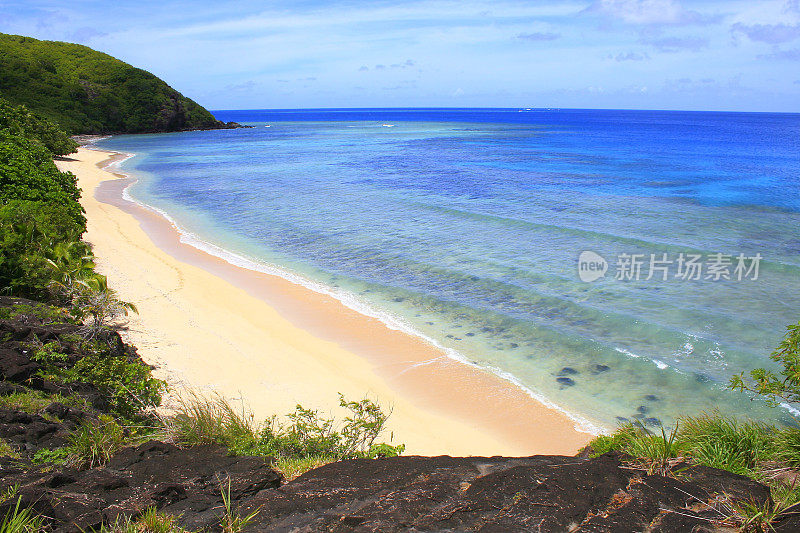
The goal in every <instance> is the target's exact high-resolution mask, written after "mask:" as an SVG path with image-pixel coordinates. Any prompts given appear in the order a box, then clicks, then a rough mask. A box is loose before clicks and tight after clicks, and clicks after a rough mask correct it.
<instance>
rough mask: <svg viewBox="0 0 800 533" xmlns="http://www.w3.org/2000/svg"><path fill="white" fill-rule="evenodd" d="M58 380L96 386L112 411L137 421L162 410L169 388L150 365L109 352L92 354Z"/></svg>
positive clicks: (63, 372) (62, 374) (63, 371)
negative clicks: (162, 401) (114, 355)
mask: <svg viewBox="0 0 800 533" xmlns="http://www.w3.org/2000/svg"><path fill="white" fill-rule="evenodd" d="M56 377H57V378H58V379H60V380H61V381H64V382H72V381H81V382H87V383H92V384H93V385H95V386H96V387H97V388H99V389H100V390H101V391H102V392H103V393H104V395H105V396H106V397H107V398H108V399H109V401H110V403H111V411H112V412H114V413H115V414H117V415H119V416H121V417H122V418H124V419H126V420H137V419H138V418H139V417H140V416H141V414H142V413H143V412H144V411H146V410H148V409H152V408H155V407H158V406H159V405H160V403H161V394H162V393H163V391H164V389H165V388H166V384H165V383H164V382H163V381H161V380H160V379H156V378H154V377H152V371H151V369H150V367H149V366H147V365H145V364H143V363H141V362H139V361H129V360H128V359H127V358H126V357H111V356H110V355H108V354H105V353H91V354H89V355H87V356H85V357H83V358H81V359H80V360H79V361H78V362H77V363H75V365H74V366H73V367H72V368H70V369H66V370H62V371H61V372H59V373H58V374H57V376H56Z"/></svg>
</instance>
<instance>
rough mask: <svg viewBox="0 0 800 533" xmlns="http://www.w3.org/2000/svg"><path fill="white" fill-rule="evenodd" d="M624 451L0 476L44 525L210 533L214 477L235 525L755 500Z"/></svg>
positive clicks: (696, 525)
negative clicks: (152, 524)
mask: <svg viewBox="0 0 800 533" xmlns="http://www.w3.org/2000/svg"><path fill="white" fill-rule="evenodd" d="M624 459H625V458H624V457H623V456H620V455H617V454H606V455H603V456H601V457H598V458H595V459H588V458H581V457H563V456H535V457H528V458H504V457H492V458H486V457H466V458H453V457H446V456H445V457H395V458H387V459H373V460H370V459H357V460H352V461H342V462H339V463H332V464H329V465H326V466H323V467H320V468H317V469H315V470H312V471H310V472H307V473H306V474H304V475H302V476H300V477H299V478H297V479H296V480H294V481H292V482H290V483H287V484H285V485H283V486H280V480H281V479H280V476H279V474H277V473H276V472H275V471H273V470H272V469H271V468H270V467H269V466H268V465H267V463H266V462H265V461H264V460H263V459H260V458H253V457H229V456H227V455H226V453H225V450H224V449H222V448H220V447H217V446H198V447H194V448H190V449H186V450H181V449H178V448H176V447H175V446H172V445H169V444H164V443H161V442H155V441H152V442H148V443H145V444H142V445H141V446H138V447H136V448H128V449H125V450H123V451H122V452H120V453H119V454H118V455H117V456H116V457H114V459H113V460H112V461H111V463H110V464H109V465H108V466H107V467H105V468H96V469H93V470H87V471H83V472H79V471H76V470H72V469H62V470H56V471H49V472H47V471H43V470H41V469H37V467H31V466H30V465H28V466H27V467H23V466H21V465H20V464H19V463H18V462H17V463H15V462H13V461H10V460H7V459H0V472H2V474H3V479H2V485H4V486H8V485H12V484H19V486H20V487H21V489H20V494H21V496H22V504H23V505H25V506H31V507H33V508H34V509H35V510H36V511H37V512H39V513H41V514H43V515H44V516H46V517H49V518H48V521H49V524H50V526H51V527H52V530H53V531H56V532H77V531H80V530H89V529H90V528H97V527H98V526H99V525H100V524H101V523H108V522H110V521H114V519H115V518H116V517H117V516H119V515H126V516H135V515H137V514H139V513H141V512H143V511H144V510H146V509H147V508H149V507H155V508H157V509H159V510H161V511H163V512H166V513H169V514H173V515H175V516H179V517H180V518H179V520H180V522H181V523H182V524H183V526H184V527H186V528H188V529H189V530H192V531H197V530H201V529H202V530H206V531H208V530H211V531H214V530H219V519H220V514H221V506H222V498H221V492H220V487H221V486H222V487H224V488H225V490H227V487H228V483H230V494H231V499H232V501H233V506H234V508H235V509H237V510H238V512H240V513H242V514H247V513H249V512H251V511H255V510H258V515H257V516H256V518H255V520H254V521H253V522H252V523H251V524H250V525H249V526H248V527H247V528H246V531H249V532H262V531H286V532H288V531H308V532H313V531H363V532H373V531H374V532H377V531H381V532H392V531H418V532H422V531H484V532H495V531H497V532H504V531H508V532H512V531H513V532H518V531H542V532H549V531H552V532H556V531H557V532H563V531H596V532H600V531H602V532H606V531H613V532H625V533H629V532H633V531H644V530H647V531H651V532H676V531H697V532H700V531H713V530H714V526H715V523H714V520H718V519H719V518H720V515H719V514H718V513H717V512H715V511H713V510H712V509H713V507H712V506H711V505H709V504H707V503H706V502H712V500H713V499H714V498H715V497H717V496H719V495H722V494H727V495H728V496H729V497H731V498H733V499H736V500H748V501H754V502H761V503H763V502H766V501H768V500H769V492H768V490H767V488H766V487H764V486H763V485H760V484H759V483H756V482H755V481H752V480H750V479H748V478H745V477H742V476H737V475H734V474H730V473H728V472H724V471H721V470H715V469H713V468H707V467H686V465H682V466H681V470H682V475H681V479H680V480H678V479H675V478H672V477H665V476H658V475H647V474H646V473H645V472H644V471H641V470H638V469H635V468H630V467H628V466H626V465H625V464H624ZM9 505H10V503H8V502H7V503H5V504H3V505H0V514H2V513H5V512H6V510H7V509H8V506H9ZM791 525H792V523H791V522H789V521H788V519H787V525H786V527H791ZM784 531H794V530H792V529H784Z"/></svg>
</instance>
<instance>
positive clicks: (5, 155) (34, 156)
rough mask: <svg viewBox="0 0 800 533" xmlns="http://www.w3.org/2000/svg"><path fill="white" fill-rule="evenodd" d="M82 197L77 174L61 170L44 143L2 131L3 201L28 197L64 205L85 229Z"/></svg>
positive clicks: (0, 188)
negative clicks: (81, 203)
mask: <svg viewBox="0 0 800 533" xmlns="http://www.w3.org/2000/svg"><path fill="white" fill-rule="evenodd" d="M79 198H80V189H78V184H77V180H76V178H75V175H74V174H72V173H70V172H61V171H59V170H58V168H57V167H56V165H55V163H53V154H52V153H51V152H49V151H48V150H47V149H46V148H45V147H44V146H43V145H42V144H40V143H39V142H38V141H36V140H35V139H29V138H27V137H23V136H21V135H14V134H12V133H10V132H9V131H8V130H1V131H0V203H3V204H5V203H8V202H9V201H11V200H27V201H33V202H42V203H45V204H51V205H58V206H61V207H62V208H63V209H65V210H66V211H67V213H68V214H69V215H70V217H71V218H72V219H73V220H74V222H75V223H76V224H77V225H78V227H79V228H80V229H81V232H82V231H83V230H84V229H85V228H86V218H85V217H84V216H83V208H82V207H81V205H80V204H79V203H78V200H79Z"/></svg>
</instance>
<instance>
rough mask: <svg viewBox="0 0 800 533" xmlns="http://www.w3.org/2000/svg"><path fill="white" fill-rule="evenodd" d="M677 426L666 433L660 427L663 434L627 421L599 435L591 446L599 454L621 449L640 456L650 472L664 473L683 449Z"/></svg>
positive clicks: (634, 455)
mask: <svg viewBox="0 0 800 533" xmlns="http://www.w3.org/2000/svg"><path fill="white" fill-rule="evenodd" d="M677 437H678V431H677V427H676V428H675V429H674V430H672V431H671V432H670V433H669V435H667V433H666V430H665V429H664V428H663V427H662V428H661V435H654V434H652V433H651V432H650V431H648V430H647V429H645V427H644V426H642V425H638V426H635V425H633V424H624V425H622V426H620V428H619V429H618V430H617V431H615V432H614V433H613V434H611V435H600V436H598V437H597V438H595V440H593V441H592V443H591V446H592V449H593V450H594V451H595V454H596V455H602V454H604V453H607V452H610V451H612V450H613V451H620V452H623V453H627V454H628V455H631V456H632V457H634V458H636V459H639V460H641V463H642V464H643V465H644V466H645V468H646V469H647V471H648V472H649V473H651V474H652V473H662V474H663V473H665V472H667V471H668V470H669V466H670V460H671V459H675V458H677V457H678V456H679V455H680V453H681V443H680V442H679V441H678V440H677Z"/></svg>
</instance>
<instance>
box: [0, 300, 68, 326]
mask: <svg viewBox="0 0 800 533" xmlns="http://www.w3.org/2000/svg"><path fill="white" fill-rule="evenodd" d="M21 317H34V318H36V319H37V320H39V321H40V322H41V323H42V324H53V323H63V322H70V321H71V317H70V315H69V313H68V312H67V311H66V310H65V309H64V308H62V307H57V306H54V305H47V304H43V303H35V304H33V305H30V304H22V303H20V304H14V305H10V306H8V307H0V320H12V319H15V318H21Z"/></svg>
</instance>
